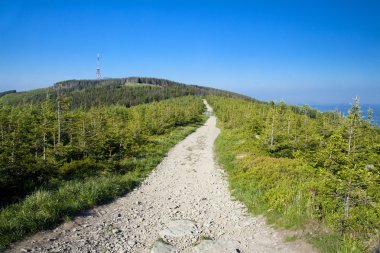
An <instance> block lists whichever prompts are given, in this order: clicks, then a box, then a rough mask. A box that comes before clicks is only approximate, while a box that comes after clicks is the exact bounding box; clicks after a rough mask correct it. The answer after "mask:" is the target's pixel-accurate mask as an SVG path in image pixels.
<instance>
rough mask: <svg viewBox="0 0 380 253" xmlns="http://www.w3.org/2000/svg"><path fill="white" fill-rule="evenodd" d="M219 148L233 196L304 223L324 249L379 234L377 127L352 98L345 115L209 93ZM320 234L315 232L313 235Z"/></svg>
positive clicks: (360, 244) (369, 241) (360, 246)
mask: <svg viewBox="0 0 380 253" xmlns="http://www.w3.org/2000/svg"><path fill="white" fill-rule="evenodd" d="M207 100H208V101H209V103H210V105H211V106H213V107H214V111H215V113H216V116H217V117H218V120H219V127H221V128H222V133H221V135H220V137H219V138H218V140H217V153H218V155H219V157H220V161H221V162H222V164H223V165H224V166H225V168H226V169H227V171H228V173H229V180H230V185H231V188H232V191H233V193H234V194H235V196H236V197H237V198H239V199H240V200H242V201H243V202H244V203H245V204H246V205H247V206H248V208H249V209H250V210H251V211H252V212H254V213H264V214H266V215H267V217H268V219H269V221H270V222H274V223H276V224H278V225H281V226H285V227H288V228H290V227H295V228H303V229H304V230H305V231H306V233H309V234H311V235H313V236H312V240H313V242H314V243H315V244H316V245H317V246H318V247H319V249H320V250H321V251H322V252H361V251H370V250H371V249H373V248H374V247H375V246H377V244H378V242H379V236H380V231H379V228H380V181H379V179H380V129H379V127H377V126H376V125H374V124H373V123H372V119H371V115H372V112H368V115H369V116H368V118H362V116H361V113H362V112H361V110H360V105H359V101H358V100H355V101H354V103H353V105H352V108H351V109H350V111H349V112H348V116H347V117H343V116H342V114H340V113H337V112H326V113H320V112H318V111H316V110H313V109H311V108H309V107H308V106H301V107H295V106H288V105H286V104H285V103H283V102H280V103H273V102H270V103H257V102H254V101H243V100H241V99H232V98H222V97H217V96H211V97H208V98H207ZM315 233H317V235H318V236H315V235H314V234H315Z"/></svg>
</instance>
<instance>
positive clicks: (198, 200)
mask: <svg viewBox="0 0 380 253" xmlns="http://www.w3.org/2000/svg"><path fill="white" fill-rule="evenodd" d="M208 110H209V111H211V108H210V107H209V106H208ZM218 134H219V129H218V128H216V118H215V117H214V116H211V117H210V118H209V119H208V121H207V122H206V124H205V125H204V126H202V127H200V128H199V129H198V130H197V131H196V132H194V133H193V134H191V135H189V136H188V137H187V138H186V139H185V140H183V141H182V142H180V143H179V144H177V145H176V146H175V147H174V148H173V149H172V150H171V151H170V152H169V153H168V155H167V157H166V158H165V159H164V160H163V161H162V162H161V164H160V165H159V166H158V167H157V168H156V169H155V170H154V171H153V172H152V173H151V174H150V176H149V177H148V178H147V179H146V180H145V181H144V183H143V184H142V185H141V186H140V187H138V188H136V189H135V190H134V191H133V192H131V193H129V194H128V195H126V196H125V197H122V198H119V199H117V200H116V201H114V202H112V203H110V204H107V205H103V206H99V207H97V208H94V209H92V210H89V211H88V212H86V213H85V214H83V215H82V216H79V217H77V218H75V219H74V220H73V221H70V222H66V223H64V224H62V225H60V226H59V227H57V228H56V229H54V230H51V231H44V232H40V233H37V234H36V235H34V236H32V237H29V238H28V239H26V240H24V241H21V242H19V243H17V244H15V245H13V247H12V248H11V249H10V250H9V252H151V253H159V252H160V253H164V252H203V253H206V252H215V253H222V252H228V253H232V252H314V251H313V249H312V248H311V246H309V245H308V244H306V243H304V242H302V241H299V240H297V241H293V242H289V243H285V242H284V236H285V234H284V232H280V231H276V230H274V229H272V228H271V227H269V226H268V225H266V224H265V220H264V219H263V218H262V217H253V216H251V215H249V214H248V212H247V210H246V208H245V207H244V206H243V205H242V204H241V203H239V202H237V201H234V200H233V199H232V198H231V196H230V193H229V190H228V184H227V181H226V175H225V173H224V171H223V170H221V169H220V168H219V167H218V166H217V164H216V163H215V161H214V152H213V143H214V141H215V138H216V137H217V136H218Z"/></svg>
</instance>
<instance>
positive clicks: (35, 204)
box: [0, 118, 205, 250]
mask: <svg viewBox="0 0 380 253" xmlns="http://www.w3.org/2000/svg"><path fill="white" fill-rule="evenodd" d="M204 120H205V118H204ZM204 120H203V122H204ZM203 122H199V123H198V124H194V125H190V126H185V127H177V128H176V129H175V130H173V131H172V132H170V133H168V134H165V135H161V136H152V137H151V142H150V143H151V144H150V146H149V150H150V152H149V153H148V155H147V157H146V158H144V160H140V161H136V162H135V170H134V171H133V172H131V173H128V174H125V175H116V176H111V177H103V178H101V180H99V178H87V179H85V180H84V181H69V182H65V183H63V184H62V185H61V186H60V187H59V188H58V189H57V190H55V191H47V190H40V191H37V192H35V193H33V194H31V195H30V196H28V197H27V198H26V199H25V200H23V201H22V202H20V203H18V204H14V205H10V206H8V207H6V208H4V209H1V210H0V250H4V249H6V248H7V247H8V246H9V244H10V243H11V242H14V241H16V240H19V239H21V238H23V237H25V236H26V235H29V234H32V233H35V232H37V231H39V230H42V229H46V228H49V227H52V226H54V225H56V224H59V223H60V222H62V221H64V219H65V218H67V217H71V216H74V215H75V214H76V213H78V212H79V211H81V210H84V209H88V208H91V207H93V206H95V205H97V204H101V203H104V202H105V201H108V200H110V199H114V198H116V197H118V196H122V195H123V194H126V193H128V192H129V191H131V190H132V189H133V188H134V187H136V186H137V185H138V184H139V183H140V182H141V181H142V180H143V179H144V178H145V177H146V176H147V175H148V174H149V173H150V172H151V170H152V169H154V168H155V166H156V165H157V164H158V163H159V162H160V161H161V160H162V158H163V157H164V155H165V154H166V153H167V152H168V151H169V150H170V148H172V147H173V146H174V145H175V144H176V143H178V142H179V141H180V140H182V139H183V138H185V137H186V136H187V135H188V134H190V133H192V132H193V131H194V130H195V129H197V128H198V126H200V125H201V124H202V123H203Z"/></svg>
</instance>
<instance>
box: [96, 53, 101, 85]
mask: <svg viewBox="0 0 380 253" xmlns="http://www.w3.org/2000/svg"><path fill="white" fill-rule="evenodd" d="M100 77H101V75H100V55H99V54H98V56H97V57H96V79H97V80H99V79H100Z"/></svg>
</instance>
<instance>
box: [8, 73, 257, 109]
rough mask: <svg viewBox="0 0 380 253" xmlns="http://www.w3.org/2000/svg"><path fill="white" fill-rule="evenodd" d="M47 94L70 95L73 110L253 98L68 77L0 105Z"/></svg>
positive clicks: (168, 84) (142, 81) (139, 81)
mask: <svg viewBox="0 0 380 253" xmlns="http://www.w3.org/2000/svg"><path fill="white" fill-rule="evenodd" d="M47 95H48V96H49V97H50V99H51V100H52V101H55V100H56V99H57V97H58V96H60V95H63V96H67V97H70V98H71V107H72V109H75V108H79V107H83V108H86V109H87V108H90V107H92V106H100V105H124V106H128V107H129V106H135V105H138V104H142V103H150V102H153V101H160V100H163V99H168V98H173V97H181V96H189V95H193V96H206V95H218V96H225V97H236V98H243V99H247V100H252V98H249V97H246V96H242V95H239V94H236V93H233V92H228V91H224V90H219V89H214V88H208V87H202V86H196V85H185V84H181V83H177V82H173V81H169V80H164V79H157V78H141V77H131V78H117V79H101V80H68V81H63V82H58V83H56V84H55V85H54V86H53V87H50V88H44V89H36V90H31V91H28V92H20V93H14V94H8V95H5V96H3V97H0V105H1V104H3V105H12V106H14V105H21V104H29V103H41V102H43V101H45V100H46V96H47Z"/></svg>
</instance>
